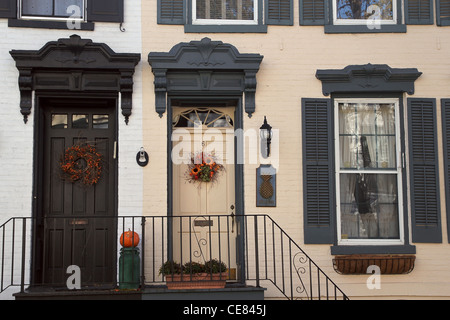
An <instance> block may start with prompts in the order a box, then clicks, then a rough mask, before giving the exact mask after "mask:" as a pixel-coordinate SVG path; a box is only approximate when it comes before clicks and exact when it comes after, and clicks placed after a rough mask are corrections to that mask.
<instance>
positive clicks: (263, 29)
mask: <svg viewBox="0 0 450 320" xmlns="http://www.w3.org/2000/svg"><path fill="white" fill-rule="evenodd" d="M184 32H186V33H205V32H208V33H267V25H193V24H186V25H185V26H184Z"/></svg>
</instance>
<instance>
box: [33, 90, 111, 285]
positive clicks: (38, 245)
mask: <svg viewBox="0 0 450 320" xmlns="http://www.w3.org/2000/svg"><path fill="white" fill-rule="evenodd" d="M48 98H56V99H58V98H63V99H64V98H66V99H67V98H70V99H74V100H76V99H91V100H96V99H102V100H105V99H109V100H114V105H115V119H114V120H115V121H116V125H115V132H114V133H113V135H114V139H115V141H116V143H117V145H118V143H119V141H118V138H119V136H118V132H119V130H118V129H119V122H118V105H119V96H118V94H117V93H105V92H102V93H82V92H80V93H73V92H57V91H55V92H35V96H34V99H33V101H34V133H33V135H34V138H33V181H32V213H31V214H32V218H33V219H32V223H33V225H32V247H31V272H30V283H31V286H38V285H41V284H44V279H43V278H42V271H43V270H42V266H43V259H44V255H43V247H44V240H43V234H42V232H43V227H41V226H40V225H39V223H38V221H39V218H42V217H43V213H42V210H41V209H42V206H43V203H42V198H43V196H42V192H43V190H42V189H43V188H42V185H43V183H44V181H43V179H44V177H43V170H42V168H43V166H44V139H43V137H44V130H45V128H44V126H45V121H44V109H45V107H44V106H43V105H42V104H41V102H42V100H43V99H48ZM113 175H114V181H115V183H114V195H113V206H114V215H115V216H116V217H117V216H118V161H116V162H115V165H114V173H113ZM113 257H114V258H115V260H116V262H115V263H113V267H114V268H116V266H117V255H116V254H113Z"/></svg>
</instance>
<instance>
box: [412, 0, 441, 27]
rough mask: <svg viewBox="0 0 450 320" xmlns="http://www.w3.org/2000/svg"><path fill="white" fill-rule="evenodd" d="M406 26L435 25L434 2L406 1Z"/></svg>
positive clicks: (428, 0)
mask: <svg viewBox="0 0 450 320" xmlns="http://www.w3.org/2000/svg"><path fill="white" fill-rule="evenodd" d="M405 20H406V24H434V15H433V0H406V1H405Z"/></svg>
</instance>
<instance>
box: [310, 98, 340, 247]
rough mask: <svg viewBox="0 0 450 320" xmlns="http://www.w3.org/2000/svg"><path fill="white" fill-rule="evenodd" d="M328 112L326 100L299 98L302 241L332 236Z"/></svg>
mask: <svg viewBox="0 0 450 320" xmlns="http://www.w3.org/2000/svg"><path fill="white" fill-rule="evenodd" d="M332 114H333V113H332V110H331V102H330V100H329V99H302V116H303V120H302V126H303V188H304V191H303V197H304V199H303V201H304V212H303V215H304V232H305V243H317V244H319V243H328V244H332V243H333V242H334V238H335V232H334V230H335V228H334V221H335V218H334V215H335V205H334V203H335V200H334V181H335V179H334V170H333V163H334V161H333V159H334V156H333V151H332V150H333V148H332V146H333V138H332V135H333V133H332Z"/></svg>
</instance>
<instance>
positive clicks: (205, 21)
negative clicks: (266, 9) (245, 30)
mask: <svg viewBox="0 0 450 320" xmlns="http://www.w3.org/2000/svg"><path fill="white" fill-rule="evenodd" d="M207 1H209V0H206V2H207ZM226 1H227V0H222V7H223V9H222V14H225V4H226ZM206 2H205V3H206ZM238 3H239V1H238ZM192 24H194V25H257V24H258V0H253V19H252V20H243V19H201V18H197V0H192Z"/></svg>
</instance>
